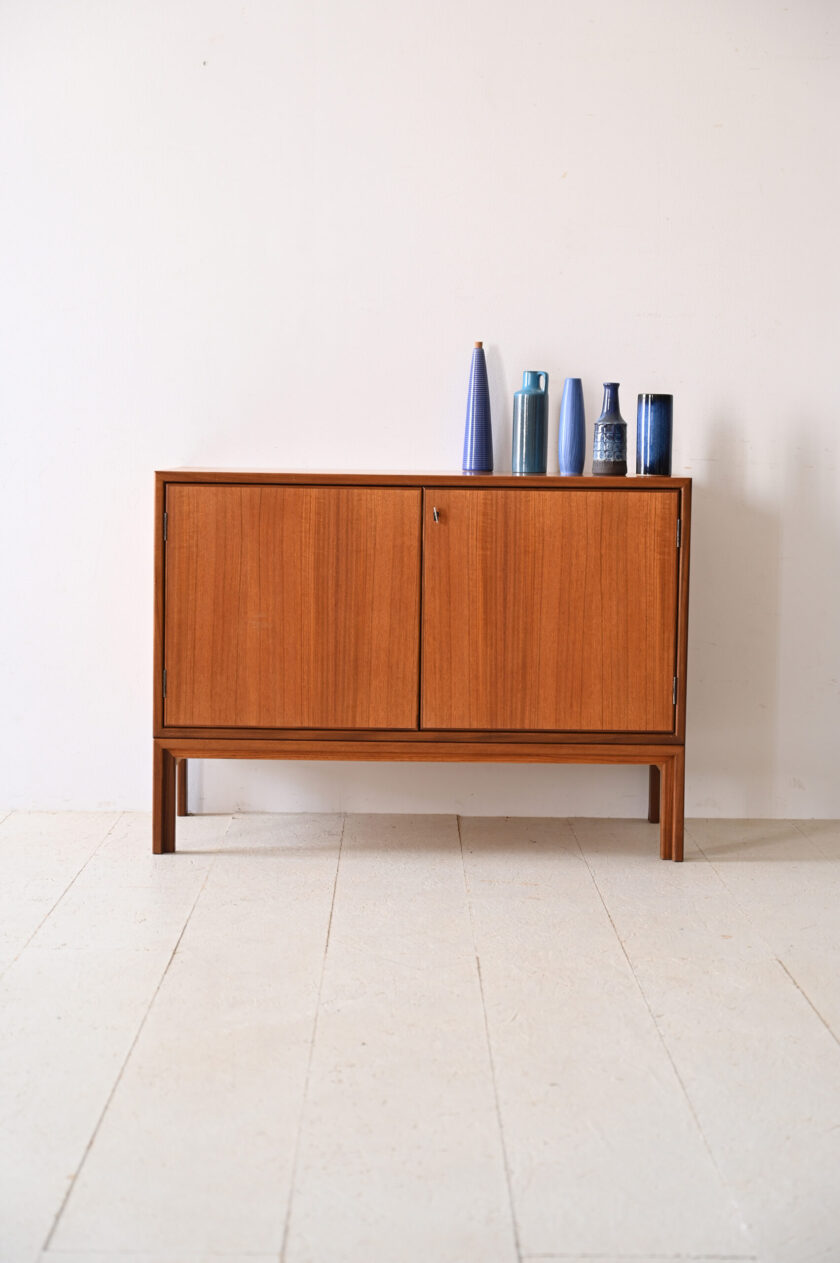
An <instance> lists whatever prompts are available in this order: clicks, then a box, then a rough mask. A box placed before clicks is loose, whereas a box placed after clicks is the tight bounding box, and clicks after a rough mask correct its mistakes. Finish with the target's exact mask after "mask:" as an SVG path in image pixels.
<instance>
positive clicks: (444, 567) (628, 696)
mask: <svg viewBox="0 0 840 1263" xmlns="http://www.w3.org/2000/svg"><path fill="white" fill-rule="evenodd" d="M678 514H679V492H678V491H670V490H662V491H657V490H653V489H651V490H641V489H640V490H638V491H636V490H633V491H630V490H626V491H625V490H621V491H618V490H616V491H611V490H603V489H600V488H593V489H592V490H578V489H571V488H570V489H568V490H566V489H558V490H549V489H546V490H545V491H542V490H539V491H532V490H525V489H522V490H518V489H516V488H511V489H501V488H500V489H484V488H475V489H472V488H470V489H466V490H448V489H439V490H435V489H432V488H429V489H427V490H426V492H425V510H424V526H423V530H424V564H423V641H422V646H423V648H422V686H421V694H422V710H421V723H422V726H423V727H424V728H435V729H474V730H475V729H487V730H489V729H492V730H498V729H506V730H521V731H531V732H534V731H540V730H542V731H548V730H553V731H563V732H661V733H667V732H672V731H673V729H674V705H673V700H672V699H673V682H674V673H675V670H676V667H675V661H676V644H677V582H678V564H677V563H678V555H679V554H678V547H677V518H678Z"/></svg>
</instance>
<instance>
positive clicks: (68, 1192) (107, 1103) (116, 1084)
mask: <svg viewBox="0 0 840 1263" xmlns="http://www.w3.org/2000/svg"><path fill="white" fill-rule="evenodd" d="M232 823H233V817H232V816H231V817H230V818H229V819H228V825H227V829H225V833H224V836H225V837H227V833H228V830H229V829H230V826H231V824H232ZM103 841H104V838H103ZM97 850H98V848H97ZM213 867H214V860H211V861H210V863H209V864H208V865H207V872H206V873H205V874H204V880H203V882H202V883H201V886H200V887H199V889H198V893H197V894H196V897H195V899H194V900H193V902H192V907H191V908H190V910H189V912H188V913H187V917H186V920H185V921H184V924H183V926H182V927H181V932H180V934H179V935H178V938H177V939H176V941H175V946H174V947H173V948H172V951H171V952H170V954H169V959H168V960H167V962H166V965H165V967H164V969H163V972H162V973H161V975H160V978H159V979H158V983H157V986H156V987H155V989H154V991H153V993H152V997H151V999H150V1000H149V1003H148V1004H147V1006H146V1011H145V1013H144V1014H143V1016H142V1018H141V1019H140V1023H139V1025H138V1027H137V1030H136V1031H135V1033H134V1038H133V1040H132V1041H131V1044H130V1046H129V1049H128V1052H127V1053H126V1055H125V1057H124V1058H123V1063H122V1065H121V1066H120V1069H119V1072H118V1074H117V1077H116V1079H115V1080H114V1082H113V1085H112V1087H111V1091H110V1092H109V1093H108V1097H107V1099H106V1101H105V1104H104V1105H103V1107H102V1111H101V1113H100V1115H99V1118H98V1119H97V1122H96V1126H95V1127H94V1129H93V1131H92V1133H91V1136H90V1139H89V1140H88V1142H87V1144H86V1146H85V1151H84V1153H83V1154H82V1158H81V1161H80V1162H79V1165H78V1166H77V1167H76V1170H75V1171H74V1172H73V1176H72V1178H71V1180H70V1183H69V1184H68V1185H67V1189H66V1190H65V1193H64V1197H63V1198H62V1199H61V1205H60V1206H59V1208H58V1210H57V1211H56V1214H55V1218H54V1219H53V1223H52V1227H51V1228H50V1230H49V1233H48V1234H47V1239H46V1241H45V1242H44V1245H43V1247H42V1252H43V1253H45V1254H46V1253H47V1252H48V1251H49V1249H50V1246H51V1244H52V1239H53V1237H54V1236H55V1233H56V1229H57V1228H58V1225H59V1223H60V1222H61V1217H62V1215H63V1214H64V1211H65V1209H66V1207H67V1203H68V1202H69V1200H70V1195H71V1193H72V1192H73V1189H74V1188H75V1187H76V1181H77V1180H78V1178H79V1176H80V1175H81V1173H82V1171H83V1170H84V1166H85V1163H86V1162H87V1160H88V1156H89V1154H90V1151H91V1149H92V1148H93V1146H94V1143H95V1141H96V1137H97V1136H98V1135H99V1132H100V1130H101V1128H102V1123H103V1122H104V1120H105V1115H106V1114H107V1113H108V1109H109V1107H110V1105H111V1102H112V1101H113V1099H114V1097H115V1095H116V1092H117V1088H118V1087H119V1086H120V1083H121V1082H122V1078H123V1075H124V1074H125V1069H126V1066H127V1065H128V1063H129V1061H130V1060H131V1055H132V1053H133V1052H134V1049H135V1048H136V1047H137V1043H138V1041H139V1039H140V1036H141V1035H142V1033H143V1029H144V1027H145V1025H146V1022H147V1021H148V1020H149V1014H150V1013H151V1011H152V1009H153V1008H154V1004H155V1000H156V999H157V997H158V995H159V994H160V989H161V987H162V986H163V983H164V980H165V978H166V975H167V974H168V973H169V970H170V968H171V966H172V962H173V960H174V959H175V954H176V953H177V951H178V948H179V947H180V946H181V941H182V940H183V937H184V935H185V934H186V932H187V926H188V925H189V923H190V921H191V920H192V917H193V913H194V912H195V910H196V907H197V906H198V901H199V899H200V898H201V896H202V894H203V893H204V889H205V887H206V885H207V881H208V879H209V877H210V874H211V872H212V871H213ZM54 1253H58V1251H54ZM66 1253H72V1251H66Z"/></svg>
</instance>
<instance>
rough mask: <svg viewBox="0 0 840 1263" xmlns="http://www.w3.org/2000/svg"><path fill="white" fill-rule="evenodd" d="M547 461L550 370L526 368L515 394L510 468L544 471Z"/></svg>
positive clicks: (522, 472) (522, 471)
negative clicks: (548, 371) (519, 388)
mask: <svg viewBox="0 0 840 1263" xmlns="http://www.w3.org/2000/svg"><path fill="white" fill-rule="evenodd" d="M541 383H542V384H541ZM547 464H548V373H540V372H537V371H536V370H534V369H526V371H525V372H524V373H523V374H522V389H521V390H517V392H516V394H515V395H514V396H513V451H512V454H511V469H512V470H513V472H514V473H515V474H544V473H545V471H546V466H547Z"/></svg>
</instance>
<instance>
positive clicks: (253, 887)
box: [0, 812, 840, 1263]
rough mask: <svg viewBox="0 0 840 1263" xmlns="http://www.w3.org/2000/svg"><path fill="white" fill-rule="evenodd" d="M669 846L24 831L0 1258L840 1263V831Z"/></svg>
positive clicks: (448, 825)
mask: <svg viewBox="0 0 840 1263" xmlns="http://www.w3.org/2000/svg"><path fill="white" fill-rule="evenodd" d="M657 839H658V832H657V828H656V826H652V825H648V824H646V823H643V822H639V821H614V820H600V821H599V820H514V819H483V818H474V819H464V818H462V819H460V820H457V819H456V818H455V817H452V816H348V817H346V818H343V817H340V816H257V815H251V816H234V817H229V816H225V817H220V816H212V817H203V818H202V817H195V818H189V819H187V820H179V822H178V845H179V848H180V850H179V853H178V854H176V855H174V856H162V857H158V858H153V857H152V855H151V854H150V820H149V817H148V816H145V815H99V814H97V815H77V814H57V815H37V814H25V813H17V812H16V813H12V814H10V815H8V816H6V817H5V818H2V819H0V1260H2V1263H29V1261H30V1260H32V1261H34V1260H41V1261H42V1263H49V1261H52V1263H103V1260H111V1259H113V1260H114V1261H115V1263H211V1261H213V1263H224V1261H227V1263H231V1261H233V1260H240V1261H241V1263H246V1261H247V1263H269V1260H272V1261H274V1263H278V1260H284V1261H286V1263H379V1261H382V1263H456V1261H457V1263H517V1261H523V1263H524V1261H528V1263H536V1261H537V1260H564V1261H566V1263H570V1261H574V1260H581V1261H583V1260H587V1261H591V1260H599V1261H600V1263H613V1261H615V1260H619V1259H633V1260H636V1261H637V1263H639V1261H645V1260H677V1259H692V1260H712V1259H714V1260H720V1259H730V1260H736V1259H757V1260H761V1263H772V1261H775V1260H780V1261H782V1260H783V1261H785V1263H807V1261H808V1260H820V1261H821V1263H827V1261H829V1260H835V1259H837V1260H840V1045H839V1044H838V1036H840V930H838V922H840V824H837V823H825V822H813V823H803V822H797V823H795V824H793V823H784V822H767V821H754V822H744V821H737V822H731V821H730V822H724V821H705V822H700V821H693V822H690V823H689V826H688V836H687V841H686V863H685V864H683V865H678V864H670V863H661V862H660V861H659V859H658V858H657V851H658V840H657Z"/></svg>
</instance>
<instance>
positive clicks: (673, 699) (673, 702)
mask: <svg viewBox="0 0 840 1263" xmlns="http://www.w3.org/2000/svg"><path fill="white" fill-rule="evenodd" d="M164 674H166V673H165V672H164ZM676 704H677V677H676V676H674V688H673V692H672V693H671V705H672V706H676Z"/></svg>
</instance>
